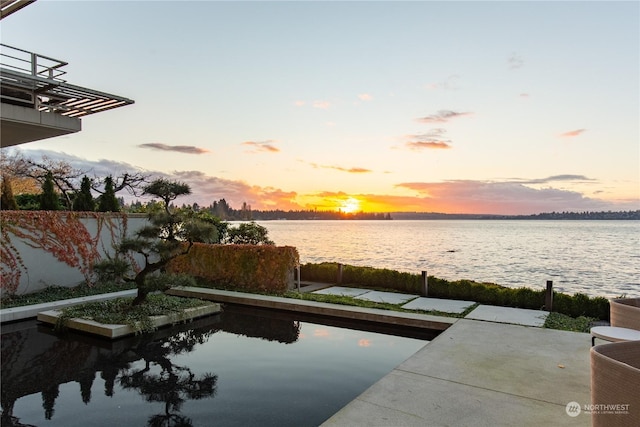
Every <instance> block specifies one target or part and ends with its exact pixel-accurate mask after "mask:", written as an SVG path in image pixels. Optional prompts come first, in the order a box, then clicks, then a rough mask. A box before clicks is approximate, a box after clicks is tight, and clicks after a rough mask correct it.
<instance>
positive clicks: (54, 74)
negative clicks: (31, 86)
mask: <svg viewBox="0 0 640 427" xmlns="http://www.w3.org/2000/svg"><path fill="white" fill-rule="evenodd" d="M66 65H69V63H68V62H65V61H61V60H59V59H55V58H51V57H49V56H45V55H40V54H39V53H34V52H29V51H27V50H24V49H20V48H17V47H13V46H9V45H6V44H4V43H0V66H2V67H4V68H7V69H9V70H12V71H17V72H20V73H26V74H30V75H32V76H37V77H42V78H45V79H50V80H56V81H60V82H64V81H65V80H63V79H62V78H61V77H62V76H64V75H65V74H67V72H66V71H64V70H62V67H64V66H66Z"/></svg>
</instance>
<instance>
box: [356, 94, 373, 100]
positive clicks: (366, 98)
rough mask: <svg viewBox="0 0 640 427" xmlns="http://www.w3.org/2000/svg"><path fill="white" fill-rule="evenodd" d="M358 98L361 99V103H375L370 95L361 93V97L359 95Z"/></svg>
mask: <svg viewBox="0 0 640 427" xmlns="http://www.w3.org/2000/svg"><path fill="white" fill-rule="evenodd" d="M358 98H359V99H360V101H373V96H371V95H369V94H368V93H361V94H360V95H358Z"/></svg>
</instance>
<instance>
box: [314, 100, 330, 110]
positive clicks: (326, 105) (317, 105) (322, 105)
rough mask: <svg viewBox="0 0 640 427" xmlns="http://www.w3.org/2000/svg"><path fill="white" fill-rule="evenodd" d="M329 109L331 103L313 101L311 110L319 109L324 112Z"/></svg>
mask: <svg viewBox="0 0 640 427" xmlns="http://www.w3.org/2000/svg"><path fill="white" fill-rule="evenodd" d="M330 107H331V103H330V102H329V101H314V102H313V108H320V109H322V110H326V109H328V108H330Z"/></svg>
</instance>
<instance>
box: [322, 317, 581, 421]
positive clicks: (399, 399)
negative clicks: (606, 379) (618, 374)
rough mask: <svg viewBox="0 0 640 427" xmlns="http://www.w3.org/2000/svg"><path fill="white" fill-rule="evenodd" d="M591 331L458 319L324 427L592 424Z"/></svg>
mask: <svg viewBox="0 0 640 427" xmlns="http://www.w3.org/2000/svg"><path fill="white" fill-rule="evenodd" d="M589 349H590V339H589V334H583V333H577V332H566V331H556V330H550V329H541V328H533V327H525V326H519V325H508V324H499V323H489V322H479V321H475V320H465V319H462V320H460V321H458V322H456V323H455V324H454V325H453V326H451V327H450V328H449V329H447V330H446V331H444V332H443V333H441V334H440V335H439V336H438V337H437V338H436V339H434V340H433V341H432V342H430V343H429V344H427V345H426V346H424V347H423V348H422V349H421V350H419V351H418V352H417V353H415V354H414V355H413V356H411V357H410V358H409V359H407V360H406V361H405V362H404V363H402V364H401V365H400V366H398V367H397V368H396V369H394V370H393V371H392V372H391V373H390V374H388V375H386V376H385V377H383V378H382V379H381V380H380V381H378V382H377V383H376V384H374V385H373V386H371V387H370V388H369V389H367V390H366V391H365V392H364V393H362V394H361V395H360V396H358V397H357V398H356V399H355V400H354V401H352V402H351V403H349V404H348V405H347V406H346V407H344V408H343V409H342V410H340V411H339V412H338V413H336V414H334V415H333V416H332V417H331V418H329V419H328V420H327V421H326V422H325V423H324V424H323V426H354V425H370V426H446V425H450V426H513V425H554V426H563V425H567V426H584V425H590V421H591V420H590V416H589V415H588V414H585V413H581V414H580V415H578V416H577V417H570V416H569V415H567V413H566V405H567V404H568V403H569V402H574V401H575V402H578V403H579V404H580V405H584V404H588V403H589V402H590V358H589Z"/></svg>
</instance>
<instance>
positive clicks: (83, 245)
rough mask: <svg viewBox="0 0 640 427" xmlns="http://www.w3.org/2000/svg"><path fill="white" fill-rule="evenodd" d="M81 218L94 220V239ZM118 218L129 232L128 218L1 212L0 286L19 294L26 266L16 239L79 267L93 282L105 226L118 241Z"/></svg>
mask: <svg viewBox="0 0 640 427" xmlns="http://www.w3.org/2000/svg"><path fill="white" fill-rule="evenodd" d="M82 218H94V219H95V220H96V223H97V232H96V235H95V236H92V235H91V233H90V232H89V230H87V227H86V226H85V225H84V224H83V223H82V221H81V219H82ZM113 219H118V220H120V221H119V222H121V224H122V227H123V228H124V229H126V215H113V214H112V215H104V214H100V213H94V212H81V213H80V212H66V211H65V212H61V211H2V212H1V213H0V230H1V231H0V247H1V252H0V255H1V262H0V279H1V281H0V287H1V288H2V289H3V290H4V291H5V292H8V293H9V294H13V293H15V292H16V291H17V289H18V286H19V285H20V278H21V277H22V274H24V273H26V272H27V267H26V265H25V263H24V260H23V258H22V257H21V255H20V252H19V250H18V249H17V248H16V246H15V244H14V240H13V239H19V240H20V241H22V242H23V243H24V244H25V245H27V246H29V247H31V248H34V249H39V250H42V251H45V252H47V253H50V254H51V255H53V256H54V257H55V258H56V259H57V260H59V261H60V262H63V263H65V264H67V265H68V266H70V267H73V268H77V269H78V270H79V271H80V272H81V273H82V275H83V276H84V277H85V280H86V281H87V283H91V273H92V266H93V264H94V263H95V262H96V261H97V260H98V259H100V253H99V251H98V244H99V242H100V235H101V233H102V230H103V227H104V225H105V224H106V225H107V226H108V227H109V230H110V232H111V238H112V241H113V240H115V239H118V238H119V236H116V230H117V229H118V228H119V227H118V226H117V225H116V224H114V221H113Z"/></svg>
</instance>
